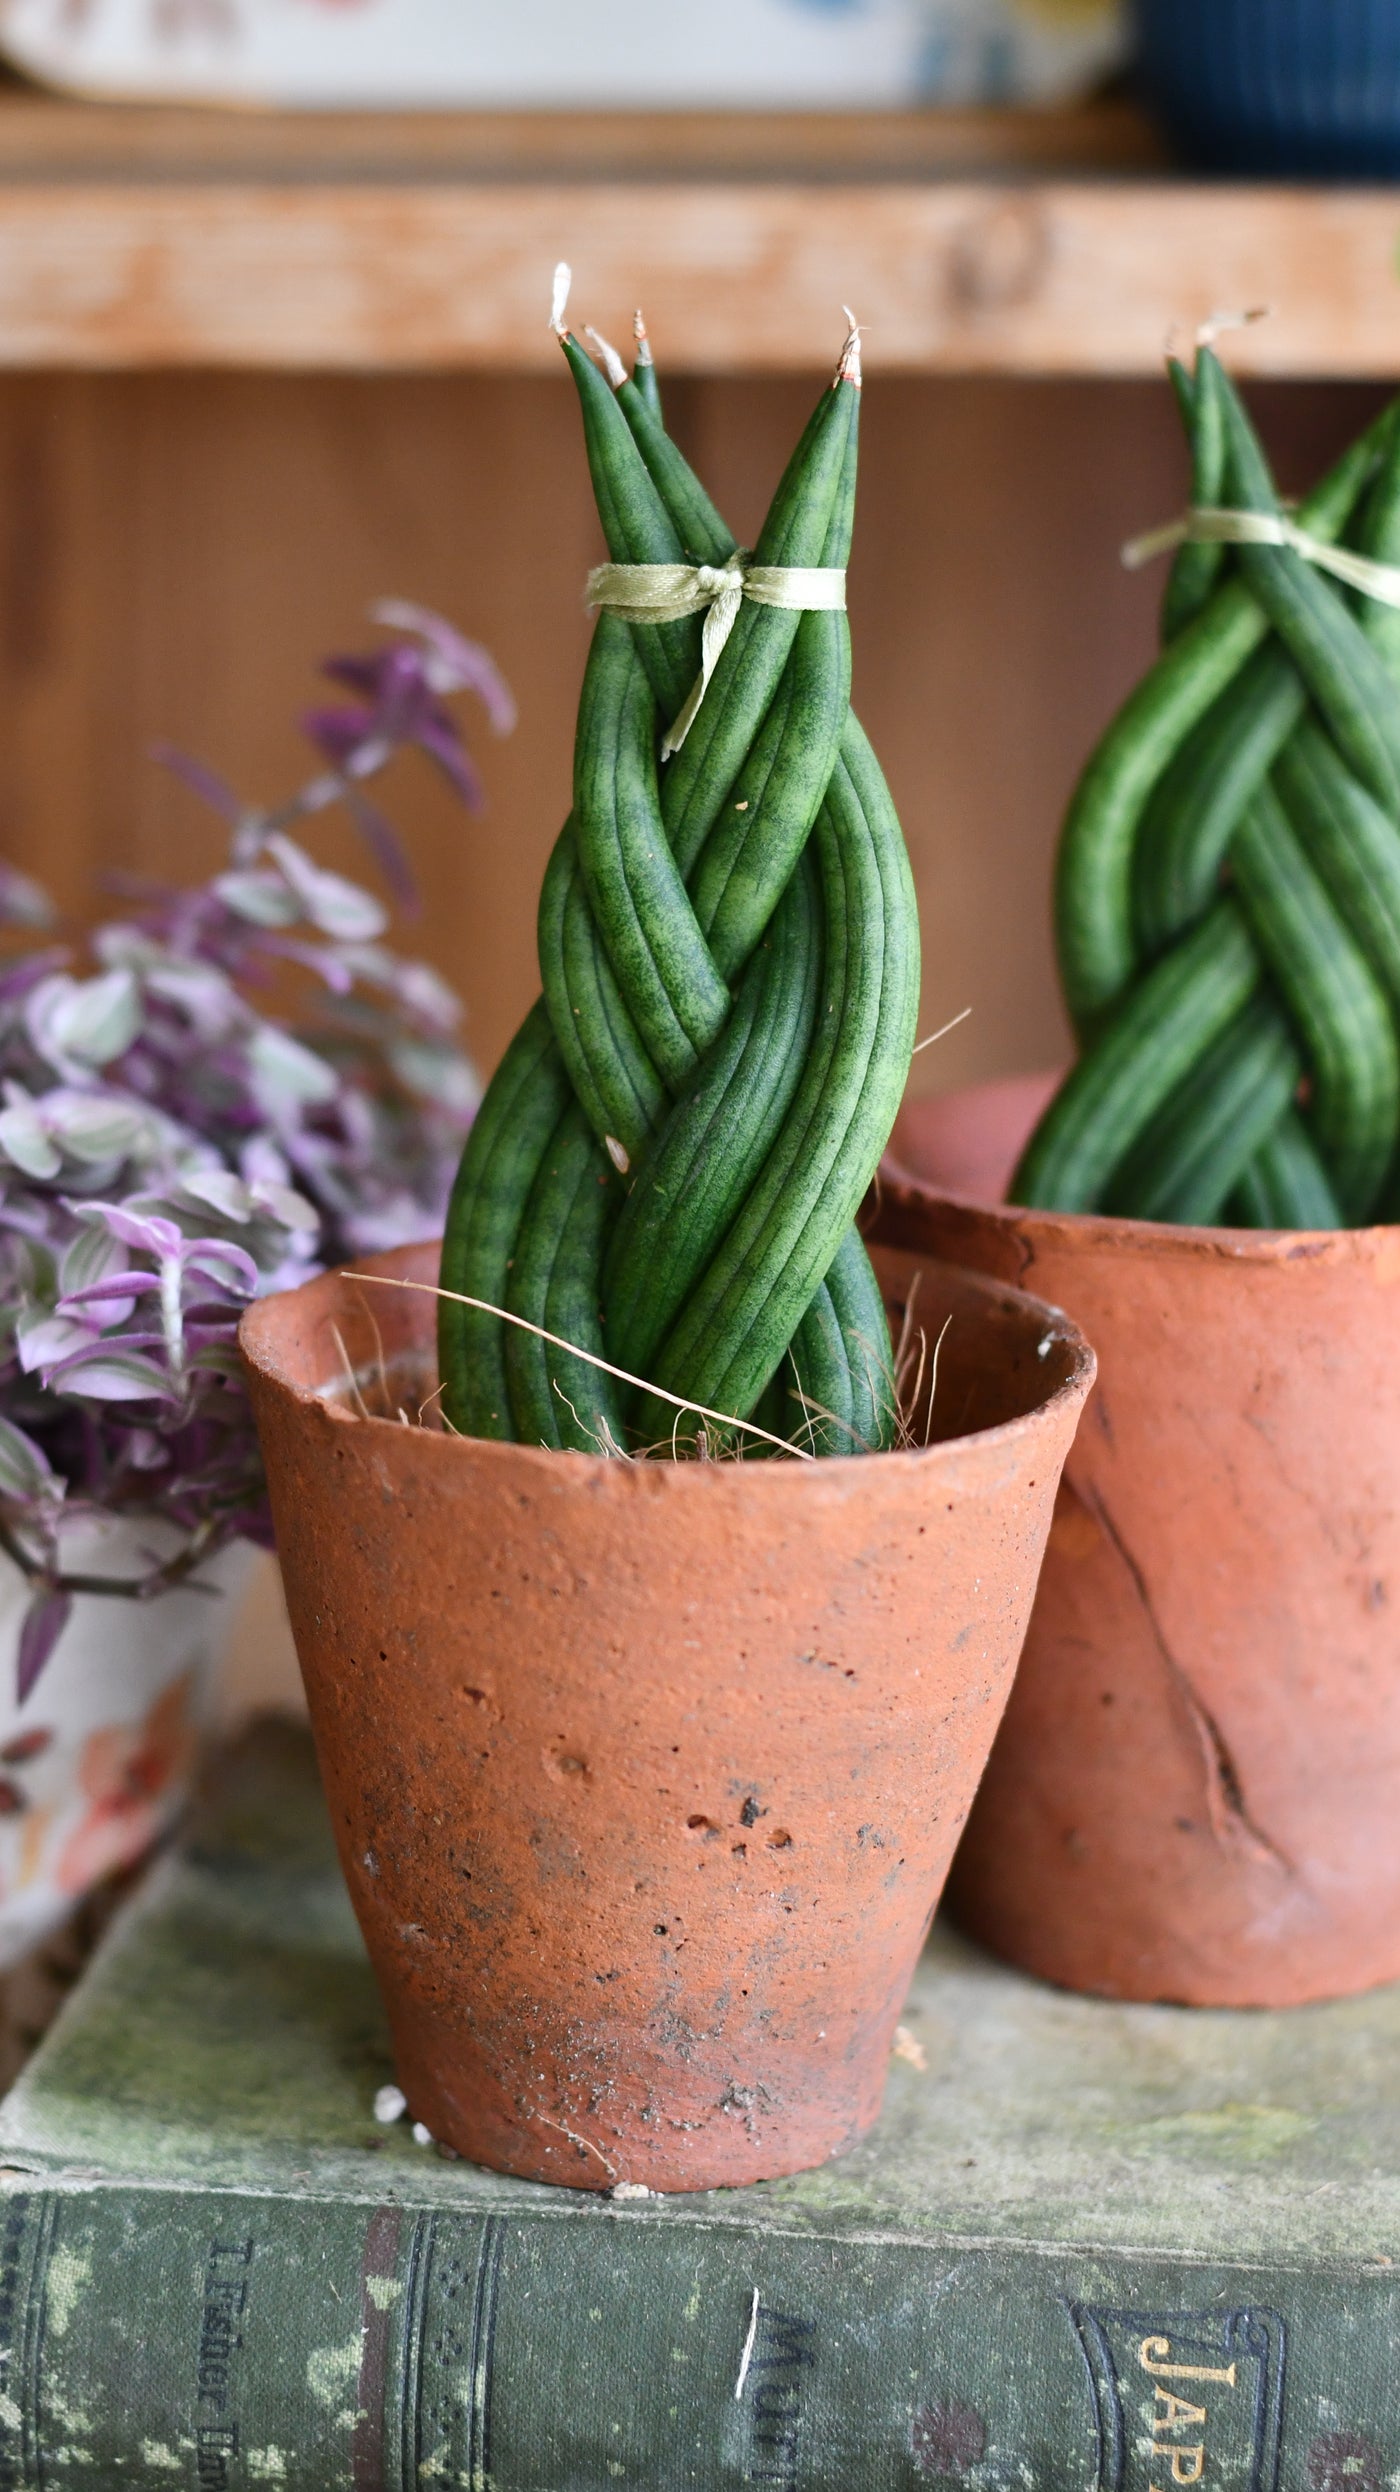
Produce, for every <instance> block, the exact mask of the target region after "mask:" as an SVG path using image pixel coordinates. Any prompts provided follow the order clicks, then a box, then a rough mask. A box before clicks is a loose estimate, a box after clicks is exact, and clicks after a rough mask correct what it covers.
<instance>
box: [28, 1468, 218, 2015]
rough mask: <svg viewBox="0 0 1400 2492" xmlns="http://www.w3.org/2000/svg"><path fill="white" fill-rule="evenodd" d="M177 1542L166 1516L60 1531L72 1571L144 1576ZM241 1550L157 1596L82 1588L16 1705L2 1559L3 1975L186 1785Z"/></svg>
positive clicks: (137, 1853) (171, 1808) (144, 1839)
mask: <svg viewBox="0 0 1400 2492" xmlns="http://www.w3.org/2000/svg"><path fill="white" fill-rule="evenodd" d="M176 1546H178V1540H177V1536H176V1535H175V1534H174V1533H173V1532H172V1531H171V1530H170V1529H169V1528H168V1526H166V1525H163V1524H160V1523H156V1522H152V1521H151V1520H150V1518H149V1517H146V1518H143V1519H141V1520H140V1521H129V1520H126V1519H121V1518H116V1517H107V1518H102V1519H99V1520H95V1521H93V1522H91V1523H83V1524H81V1525H79V1526H77V1527H75V1528H74V1529H72V1530H71V1531H68V1532H65V1534H64V1537H63V1563H64V1566H65V1568H66V1569H68V1570H69V1571H72V1572H82V1573H100V1574H104V1575H115V1576H123V1575H139V1574H144V1573H146V1572H147V1571H148V1570H149V1567H150V1563H151V1555H152V1553H154V1555H155V1556H156V1557H157V1558H158V1559H159V1558H164V1557H167V1556H169V1554H170V1553H171V1551H172V1550H173V1549H174V1548H175V1547H176ZM255 1563H256V1552H255V1551H254V1550H252V1549H251V1548H248V1547H247V1546H245V1545H239V1546H236V1547H234V1548H231V1549H226V1550H224V1551H223V1553H222V1554H221V1555H220V1556H219V1557H217V1558H215V1559H213V1560H212V1562H211V1563H210V1564H209V1565H208V1566H206V1567H202V1568H201V1569H200V1576H199V1581H200V1583H202V1584H203V1585H205V1586H207V1587H209V1588H208V1589H205V1590H199V1589H196V1588H195V1586H194V1585H193V1584H182V1585H180V1586H179V1587H178V1589H176V1590H175V1591H172V1592H165V1593H162V1594H161V1595H160V1596H159V1598H158V1599H156V1600H153V1601H124V1600H113V1599H111V1598H104V1597H102V1596H100V1595H98V1594H95V1593H80V1594H79V1595H78V1596H77V1598H76V1599H75V1600H74V1603H73V1612H72V1616H71V1617H70V1618H69V1620H68V1624H67V1625H66V1627H65V1628H64V1630H63V1633H62V1635H61V1636H60V1638H59V1640H58V1643H57V1645H56V1646H55V1648H54V1651H53V1652H52V1654H51V1655H50V1657H49V1660H48V1661H47V1663H46V1664H45V1666H44V1669H43V1671H42V1673H41V1674H40V1678H39V1682H38V1685H37V1686H36V1687H35V1688H33V1689H32V1690H31V1692H30V1694H29V1695H28V1697H27V1698H26V1699H25V1701H24V1703H23V1704H22V1705H21V1704H17V1703H16V1702H15V1678H16V1666H17V1660H18V1647H19V1631H20V1626H21V1623H22V1621H23V1618H24V1613H25V1608H26V1605H27V1603H28V1599H29V1586H28V1585H27V1584H26V1582H25V1580H24V1578H23V1576H22V1575H21V1574H20V1571H19V1569H18V1567H16V1566H14V1565H13V1564H12V1563H11V1561H10V1560H9V1559H8V1558H5V1557H3V1556H0V1972H3V1971H5V1970H7V1969H8V1968H9V1967H10V1966H11V1965H12V1964H15V1963H17V1962H18V1961H19V1959H20V1958H21V1957H22V1956H24V1955H26V1954H27V1953H28V1952H29V1950H30V1949H31V1948H32V1947H35V1946H37V1945H38V1944H39V1942H40V1941H41V1940H42V1939H44V1938H46V1937H47V1936H48V1935H49V1933H50V1932H51V1931H53V1930H55V1929H57V1928H58V1927H59V1926H60V1925H61V1924H62V1923H63V1922H64V1921H65V1920H66V1919H67V1918H68V1916H69V1915H70V1913H72V1911H73V1910H74V1909H75V1907H76V1905H77V1904H78V1903H79V1902H80V1901H81V1899H82V1897H83V1896H84V1895H86V1894H88V1893H89V1892H90V1891H91V1889H92V1888H93V1887H95V1886H97V1885H98V1884H100V1882H101V1880H102V1879H103V1878H105V1877H108V1876H109V1875H110V1874H111V1872H112V1871H113V1870H115V1869H122V1868H125V1867H127V1866H128V1865H129V1864H130V1863H131V1862H132V1861H136V1860H139V1859H140V1857H141V1855H142V1853H143V1852H145V1851H147V1850H148V1849H149V1848H150V1846H151V1844H152V1843H153V1842H155V1840H156V1839H157V1837H158V1836H159V1835H161V1834H162V1833H164V1831H165V1829H166V1828H167V1827H168V1826H169V1825H170V1823H171V1822H172V1820H173V1819H174V1818H175V1817H176V1816H177V1815H178V1814H179V1811H180V1809H181V1807H182V1805H183V1803H184V1801H185V1799H186V1797H187V1796H188V1792H189V1788H190V1781H191V1777H192V1774H193V1771H194V1767H195V1764H196V1761H197V1758H198V1754H199V1746H200V1737H201V1733H202V1731H203V1729H204V1727H205V1723H206V1720H207V1718H208V1715H209V1711H210V1707H211V1703H212V1699H213V1694H214V1684H215V1680H216V1677H217V1672H218V1664H219V1661H220V1659H221V1656H222V1651H223V1646H224V1643H225V1641H226V1638H227V1635H228V1631H229V1628H230V1625H231V1624H232V1620H233V1616H234V1613H235V1610H236V1608H237V1605H238V1604H237V1599H236V1595H237V1594H238V1592H240V1591H241V1589H242V1587H243V1585H244V1583H245V1582H246V1580H247V1576H248V1572H249V1570H250V1568H251V1567H252V1566H253V1565H254V1564H255Z"/></svg>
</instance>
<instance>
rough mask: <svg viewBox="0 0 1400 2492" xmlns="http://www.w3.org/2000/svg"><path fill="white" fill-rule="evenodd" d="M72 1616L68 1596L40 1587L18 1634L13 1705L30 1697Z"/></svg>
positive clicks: (46, 1586)
mask: <svg viewBox="0 0 1400 2492" xmlns="http://www.w3.org/2000/svg"><path fill="white" fill-rule="evenodd" d="M72 1612H73V1595H72V1593H71V1592H59V1591H56V1590H55V1589H54V1588H53V1587H52V1586H51V1585H44V1586H41V1588H40V1589H39V1590H38V1591H37V1592H35V1593H34V1595H33V1597H32V1598H31V1600H30V1603H29V1606H28V1608H27V1609H26V1611H25V1613H24V1621H23V1624H22V1625H21V1627H20V1631H19V1651H18V1655H17V1661H16V1669H15V1702H16V1704H17V1705H22V1704H23V1703H24V1701H25V1698H26V1697H28V1696H31V1695H32V1694H33V1692H34V1689H35V1687H36V1685H37V1683H38V1681H39V1679H40V1678H41V1677H42V1675H43V1671H44V1666H45V1664H46V1663H47V1662H48V1661H50V1660H51V1659H52V1658H53V1651H54V1647H55V1645H56V1644H57V1642H58V1639H59V1637H60V1636H61V1635H62V1633H63V1630H64V1628H65V1627H66V1626H67V1624H68V1621H69V1618H70V1617H71V1616H72Z"/></svg>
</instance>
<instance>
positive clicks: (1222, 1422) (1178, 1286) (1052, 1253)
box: [880, 1077, 1400, 2006]
mask: <svg viewBox="0 0 1400 2492" xmlns="http://www.w3.org/2000/svg"><path fill="white" fill-rule="evenodd" d="M1052 1086H1053V1083H1052V1081H1051V1080H1050V1079H1049V1078H1048V1077H1034V1078H1030V1079H1028V1080H1027V1081H1026V1082H1024V1083H1022V1084H1014V1083H1000V1084H994V1085H989V1086H988V1087H987V1089H986V1090H984V1091H983V1092H981V1093H964V1094H962V1095H961V1096H960V1097H959V1098H957V1099H954V1100H932V1101H929V1102H927V1103H920V1104H918V1105H914V1106H909V1107H906V1109H905V1111H904V1113H903V1115H902V1117H901V1119H900V1122H899V1125H898V1126H897V1127H896V1130H895V1136H894V1140H893V1143H892V1146H891V1153H890V1158H889V1160H888V1161H887V1163H886V1167H885V1171H884V1175H883V1186H882V1200H883V1209H882V1216H881V1229H880V1234H882V1235H883V1236H885V1237H887V1238H889V1239H890V1240H891V1241H894V1242H898V1243H899V1244H901V1245H903V1246H906V1247H912V1248H916V1249H918V1250H919V1251H923V1252H927V1253H930V1254H941V1255H945V1256H948V1257H949V1258H952V1259H955V1260H956V1261H958V1262H959V1263H966V1264H968V1265H970V1266H972V1267H973V1268H974V1269H977V1270H980V1271H983V1272H986V1273H989V1274H994V1275H1000V1276H1003V1277H1005V1278H1007V1279H1011V1280H1014V1281H1016V1282H1017V1283H1019V1284H1020V1285H1022V1286H1024V1287H1027V1288H1031V1289H1034V1290H1035V1291H1037V1292H1038V1293H1039V1294H1040V1295H1041V1296H1043V1297H1045V1298H1047V1299H1049V1300H1050V1301H1051V1302H1052V1303H1054V1304H1056V1305H1060V1306H1064V1307H1066V1308H1067V1309H1068V1310H1069V1311H1070V1313H1071V1314H1072V1315H1073V1316H1074V1318H1075V1320H1076V1321H1077V1322H1078V1323H1079V1324H1080V1325H1081V1326H1082V1327H1083V1329H1084V1331H1085V1333H1086V1334H1087V1336H1088V1338H1089V1339H1090V1340H1091V1341H1092V1342H1093V1344H1094V1347H1095V1349H1096V1351H1097V1352H1098V1356H1099V1361H1100V1370H1099V1381H1098V1386H1097V1389H1096V1391H1095V1393H1094V1396H1093V1399H1092V1401H1091V1403H1090V1406H1089V1409H1088V1412H1087V1413H1086V1417H1085V1421H1084V1425H1083V1428H1082V1429H1081V1430H1080V1433H1079V1437H1078V1439H1077V1442H1076V1444H1075V1447H1074V1450H1073V1452H1072V1454H1071V1457H1070V1460H1069V1463H1068V1465H1067V1467H1066V1472H1065V1477H1064V1482H1063V1485H1062V1488H1061V1491H1060V1496H1059V1501H1058V1505H1057V1509H1056V1515H1055V1521H1054V1524H1053V1527H1052V1530H1051V1534H1050V1541H1049V1547H1048V1551H1047V1556H1046V1562H1045V1567H1044V1570H1043V1573H1042V1577H1041V1583H1040V1589H1039V1593H1038V1595H1037V1599H1036V1604H1035V1611H1034V1616H1033V1619H1032V1623H1031V1627H1030V1632H1029V1635H1028V1638H1027V1643H1026V1649H1025V1654H1024V1657H1023V1660H1022V1664H1021V1668H1020V1672H1019V1674H1018V1677H1017V1680H1016V1685H1015V1689H1014V1692H1013V1695H1012V1698H1011V1702H1010V1705H1009V1707H1008V1709H1007V1714H1006V1718H1005V1721H1004V1723H1003V1725H1002V1728H1001V1731H1000V1734H999V1736H998V1739H997V1743H996V1746H995V1749H994V1751H993V1755H992V1760H991V1763H990V1766H989V1768H988V1771H987V1775H986V1778H985V1780H984V1782H983V1784H982V1788H981V1791H980V1793H979V1795H978V1799H977V1803H976V1806H975V1808H974V1810H973V1812H972V1816H971V1820H970V1822H969V1825H968V1829H967V1833H966V1836H965V1838H964V1841H963V1844H962V1847H961V1850H960V1853H959V1857H958V1861H957V1864H956V1867H955V1869H954V1872H953V1876H952V1880H951V1882H950V1889H949V1892H950V1900H951V1902H952V1903H953V1905H954V1908H955V1909H956V1911H957V1914H958V1916H959V1918H960V1919H961V1921H962V1922H963V1924H964V1926H965V1927H966V1928H967V1929H969V1930H970V1931H971V1932H972V1933H973V1934H974V1935H975V1936H976V1937H978V1938H980V1939H982V1940H983V1941H984V1942H985V1943H986V1944H988V1945H990V1946H992V1947H994V1948H995V1949H996V1950H997V1952H998V1953H1000V1954H1002V1955H1005V1956H1009V1957H1010V1958H1012V1959H1013V1960H1014V1961H1015V1962H1017V1963H1019V1964H1022V1965H1024V1966H1026V1967H1027V1968H1028V1969H1029V1970H1031V1971H1033V1972H1036V1973H1039V1974H1042V1975H1043V1976H1045V1977H1046V1978H1047V1979H1049V1980H1052V1981H1057V1982H1061V1983H1065V1984H1068V1985H1069V1986H1070V1987H1072V1988H1075V1989H1083V1990H1092V1991H1099V1992H1103V1993H1105V1994H1107V1995H1110V1996H1113V1997H1116V1998H1130V1999H1172V2000H1183V2001H1187V2002H1192V2003H1196V2004H1204V2005H1215V2006H1284V2005H1288V2004H1290V2003H1291V2002H1294V2001H1298V2000H1306V1999H1315V1998H1324V1997H1329V1996H1333V1995H1337V1994H1341V1993H1344V1992H1348V1991H1354V1990H1361V1989H1365V1988H1367V1987H1369V1986H1370V1985H1372V1984H1374V1983H1377V1982H1382V1981H1387V1980H1391V1979H1394V1978H1397V1977H1400V1807H1397V1793H1400V1626H1397V1623H1396V1622H1397V1618H1400V1510H1397V1500H1396V1494H1395V1469H1396V1448H1397V1445H1400V1382H1397V1378H1400V1232H1397V1231H1396V1230H1395V1229H1394V1228H1375V1229H1365V1230H1350V1231H1348V1230H1337V1231H1327V1232H1321V1233H1317V1234H1311V1233H1301V1232H1277V1233H1275V1232H1261V1231H1253V1230H1249V1231H1246V1230H1226V1229H1193V1228H1188V1227H1174V1226H1164V1225H1158V1224H1156V1223H1154V1222H1147V1221H1131V1220H1117V1219H1110V1218H1106V1217H1100V1216H1097V1215H1076V1214H1070V1213H1059V1212H1049V1211H1024V1210H1014V1209H1007V1208H1005V1207H1002V1206H1000V1205H998V1204H997V1203H996V1202H995V1201H994V1200H992V1199H990V1196H984V1197H983V1198H982V1199H977V1194H976V1189H977V1185H978V1181H979V1178H981V1177H983V1176H985V1174H986V1172H987V1171H988V1169H989V1168H994V1169H999V1170H1000V1172H1001V1174H1002V1176H1003V1177H1005V1176H1006V1175H1008V1174H1009V1172H1010V1170H1011V1169H1012V1168H1013V1167H1014V1165H1015V1163H1016V1159H1017V1156H1018V1154H1019V1151H1020V1148H1021V1145H1022V1144H1023V1142H1024V1140H1025V1138H1026V1135H1027V1133H1028V1132H1029V1130H1030V1128H1031V1126H1032V1125H1033V1123H1034V1121H1035V1118H1036V1115H1037V1114H1038V1112H1039V1109H1040V1107H1041V1106H1042V1105H1043V1103H1044V1099H1045V1097H1046V1096H1047V1094H1048V1091H1049V1090H1050V1088H1051V1087H1052ZM970 1141H971V1143H972V1145H973V1146H974V1147H972V1148H970V1147H969V1143H970Z"/></svg>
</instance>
